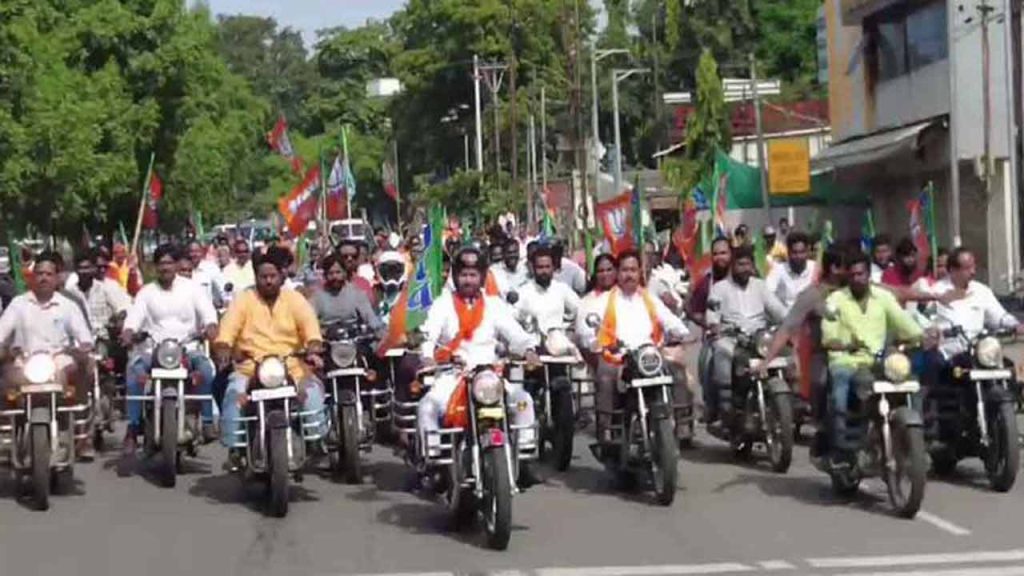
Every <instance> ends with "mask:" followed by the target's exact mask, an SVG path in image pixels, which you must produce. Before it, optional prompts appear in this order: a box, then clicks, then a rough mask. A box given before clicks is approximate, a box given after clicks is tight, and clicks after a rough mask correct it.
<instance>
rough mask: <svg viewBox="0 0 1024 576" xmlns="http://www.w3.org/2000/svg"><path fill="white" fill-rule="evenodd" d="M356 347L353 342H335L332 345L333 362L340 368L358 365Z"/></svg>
mask: <svg viewBox="0 0 1024 576" xmlns="http://www.w3.org/2000/svg"><path fill="white" fill-rule="evenodd" d="M357 356H358V352H357V351H356V345H355V344H353V343H352V342H348V341H344V342H334V343H333V344H331V361H332V362H334V365H335V366H337V367H338V368H348V367H349V366H351V365H353V364H355V363H356V357H357Z"/></svg>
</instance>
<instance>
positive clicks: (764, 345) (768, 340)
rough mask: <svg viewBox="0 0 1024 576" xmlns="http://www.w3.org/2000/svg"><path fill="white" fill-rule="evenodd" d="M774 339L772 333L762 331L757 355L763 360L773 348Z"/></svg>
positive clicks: (759, 336)
mask: <svg viewBox="0 0 1024 576" xmlns="http://www.w3.org/2000/svg"><path fill="white" fill-rule="evenodd" d="M772 338H773V336H772V333H771V332H770V331H768V330H762V331H761V332H760V333H759V334H758V335H757V339H756V340H755V345H756V349H757V355H758V356H760V357H761V358H766V357H767V356H768V349H769V348H771V345H772Z"/></svg>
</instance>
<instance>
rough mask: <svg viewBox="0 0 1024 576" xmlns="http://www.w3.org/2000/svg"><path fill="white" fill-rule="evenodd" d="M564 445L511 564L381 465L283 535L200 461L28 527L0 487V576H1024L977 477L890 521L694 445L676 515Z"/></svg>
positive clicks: (108, 484) (525, 497) (868, 495)
mask: <svg viewBox="0 0 1024 576" xmlns="http://www.w3.org/2000/svg"><path fill="white" fill-rule="evenodd" d="M588 442H589V437H578V438H577V447H576V448H577V449H576V457H575V459H574V460H573V463H572V467H571V469H570V471H568V472H567V473H563V474H555V473H553V472H552V471H550V470H549V469H545V470H544V471H545V474H546V475H547V476H548V477H547V479H546V481H545V483H544V484H543V485H540V486H536V487H534V488H532V489H530V490H529V491H528V492H526V493H525V494H522V495H521V496H519V497H517V498H516V499H515V501H514V504H513V507H514V510H513V518H514V531H513V535H512V541H511V544H510V547H509V549H508V550H507V551H504V552H495V551H491V550H488V549H486V548H485V547H484V544H483V540H482V537H481V536H480V535H479V534H477V533H474V532H463V533H459V532H453V531H451V530H449V529H448V523H447V517H446V515H445V512H444V509H443V507H442V506H441V505H440V504H439V503H438V502H435V501H431V500H430V499H429V498H426V497H424V496H422V495H419V494H417V493H416V492H414V491H412V490H411V486H412V475H411V474H410V472H409V470H408V469H407V468H406V467H405V466H404V465H403V464H402V463H401V461H400V460H399V459H398V458H396V457H395V456H394V455H393V454H392V453H391V450H390V449H389V448H386V447H376V448H375V449H374V452H373V453H372V454H370V455H368V456H367V461H368V462H369V465H368V466H367V469H366V477H365V479H364V483H363V484H362V485H358V486H349V485H344V484H340V483H334V482H332V481H331V480H330V479H329V478H327V477H326V476H325V475H324V476H321V475H317V474H308V475H307V476H306V478H305V482H304V483H303V484H302V485H298V486H294V487H293V491H292V498H291V510H290V513H289V515H288V517H287V518H285V519H272V518H268V517H266V516H265V515H264V514H263V512H262V507H261V504H260V503H259V498H258V495H259V489H258V488H257V487H255V486H251V487H250V488H249V489H248V490H245V489H244V488H243V485H242V483H241V481H240V479H239V478H238V477H236V476H234V475H228V474H226V473H224V472H222V471H221V463H222V461H223V457H224V452H223V451H222V450H221V449H220V448H219V447H214V446H208V447H206V449H205V450H204V451H203V452H202V453H201V454H200V457H199V458H198V459H197V460H194V461H190V462H189V463H188V465H187V473H186V474H185V475H183V476H182V477H180V478H179V481H178V485H177V487H176V488H173V489H165V488H161V487H159V486H158V484H157V482H156V480H155V478H154V477H153V474H152V463H149V464H148V465H147V464H146V463H142V464H141V465H140V469H139V470H138V474H136V475H134V476H132V477H129V478H120V477H118V475H117V473H116V469H115V465H116V462H117V455H116V454H114V453H107V454H105V455H103V456H102V457H101V458H99V459H98V460H97V461H96V462H94V463H91V464H86V465H80V466H78V467H77V468H76V483H75V491H74V493H73V494H70V495H66V496H55V497H53V498H52V499H51V509H50V510H49V511H48V512H36V511H32V510H30V509H29V508H28V507H27V505H26V504H24V503H22V502H19V501H18V500H17V498H16V494H15V492H16V490H15V487H14V484H13V483H12V482H11V481H10V480H5V481H4V482H3V483H2V485H0V518H2V522H0V574H3V575H15V574H47V575H49V574H61V575H73V574H90V575H106V574H109V575H114V576H121V575H131V576H137V575H139V574H146V575H149V576H165V575H177V574H198V573H202V574H218V575H233V574H239V575H242V574H244V575H250V576H256V575H263V574H267V575H271V574H272V575H303V576H306V575H317V576H321V575H322V576H328V575H338V574H431V573H434V574H439V575H440V574H499V573H500V574H536V575H538V576H576V575H579V576H585V575H606V576H626V575H633V574H635V575H638V576H642V575H646V574H651V575H654V574H661V575H667V574H731V573H738V574H744V573H745V574H760V573H762V572H763V573H768V572H773V573H792V574H842V575H848V574H876V573H877V574H889V575H893V574H899V575H907V574H930V575H934V574H939V575H946V576H959V575H961V574H981V575H993V576H999V575H1002V576H1006V575H1014V574H1022V575H1024V545H1022V544H1021V542H1020V532H1021V531H1020V527H1021V524H1022V518H1024V500H1022V498H1021V491H1022V490H1024V488H1022V487H1021V485H1020V483H1018V485H1017V487H1016V488H1015V489H1014V490H1013V491H1012V492H1011V493H1009V494H995V493H992V492H990V491H989V490H988V488H987V486H986V483H985V480H984V478H983V476H982V472H981V468H980V464H979V463H977V462H965V463H962V464H961V468H960V469H961V474H960V476H959V479H958V480H957V481H956V482H955V483H949V482H940V481H934V482H930V483H929V484H928V489H927V494H926V496H925V501H924V512H923V513H922V514H921V515H920V516H919V517H918V519H916V520H913V521H910V520H902V519H898V518H895V517H893V516H892V515H891V514H890V513H889V511H888V506H887V502H886V501H885V498H884V490H883V489H882V488H881V483H880V482H878V481H873V482H871V483H870V485H869V486H867V487H865V488H864V489H863V490H862V494H861V495H860V496H859V497H857V498H855V499H853V500H842V499H839V498H837V497H835V496H833V494H832V492H831V488H830V485H829V482H828V479H827V477H825V476H824V475H823V474H821V473H819V472H817V471H816V470H814V469H813V468H812V467H811V466H810V465H809V463H808V461H807V456H806V454H807V452H806V448H805V447H798V449H797V451H796V455H795V460H794V465H793V467H792V469H791V470H790V471H789V473H788V474H786V475H778V474H774V473H772V472H771V471H769V470H768V467H767V464H766V463H765V462H764V461H763V459H761V460H756V459H755V460H754V461H753V462H752V463H748V464H740V463H736V462H734V461H733V458H732V454H731V452H730V450H729V448H728V447H727V446H726V445H725V444H724V443H722V442H719V441H717V440H713V439H709V438H707V437H705V436H701V437H699V438H698V443H697V444H698V445H697V447H696V448H695V449H694V450H691V451H687V452H684V453H683V460H682V462H681V464H680V482H679V493H678V495H677V499H676V502H675V505H674V506H672V507H671V508H661V507H658V506H657V505H655V504H654V503H653V501H652V499H651V497H650V495H649V494H645V493H629V494H622V493H617V492H615V491H614V490H612V489H611V487H610V482H609V480H608V477H607V476H606V474H605V473H604V471H603V470H602V468H601V467H600V466H599V465H598V464H597V462H596V461H595V460H594V459H593V458H592V457H591V456H590V454H589V450H587V449H586V446H585V445H586V444H587V443H588Z"/></svg>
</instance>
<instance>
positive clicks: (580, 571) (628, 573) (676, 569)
mask: <svg viewBox="0 0 1024 576" xmlns="http://www.w3.org/2000/svg"><path fill="white" fill-rule="evenodd" d="M756 570H757V568H754V567H753V566H747V565H746V564H739V563H736V562H723V563H721V564H690V565H681V566H595V567H589V568H543V569H541V570H537V571H535V572H534V574H536V575H537V576H683V575H686V574H729V573H739V572H754V571H756Z"/></svg>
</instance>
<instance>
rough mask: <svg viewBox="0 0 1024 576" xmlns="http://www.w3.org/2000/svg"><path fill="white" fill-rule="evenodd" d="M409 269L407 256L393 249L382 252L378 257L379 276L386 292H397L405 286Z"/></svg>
mask: <svg viewBox="0 0 1024 576" xmlns="http://www.w3.org/2000/svg"><path fill="white" fill-rule="evenodd" d="M407 276H408V271H407V269H406V265H405V258H403V257H402V255H401V254H399V253H398V252H395V251H393V250H389V251H387V252H382V253H381V255H380V258H378V259H377V278H379V279H380V285H381V288H382V289H383V290H384V292H386V293H395V292H398V291H399V290H401V289H402V287H403V286H405V281H406V279H407Z"/></svg>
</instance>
